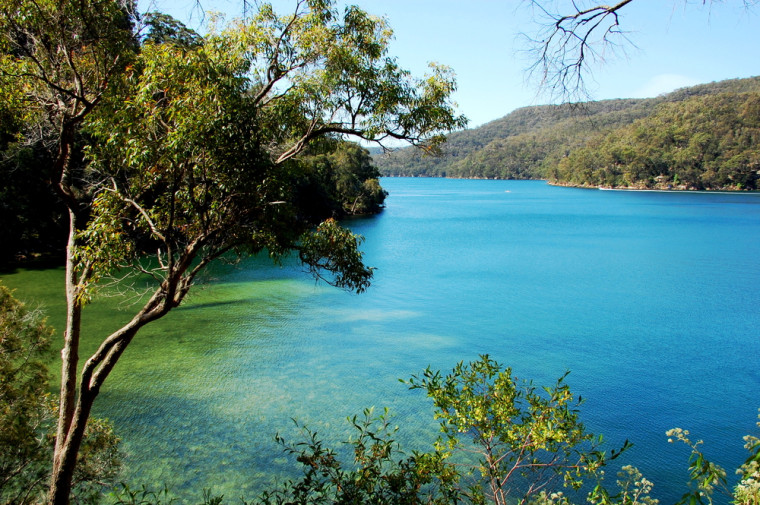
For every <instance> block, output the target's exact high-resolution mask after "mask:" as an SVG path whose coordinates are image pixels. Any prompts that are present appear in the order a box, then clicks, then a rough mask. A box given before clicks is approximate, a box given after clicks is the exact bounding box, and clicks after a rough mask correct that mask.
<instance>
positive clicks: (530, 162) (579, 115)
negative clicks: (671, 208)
mask: <svg viewBox="0 0 760 505" xmlns="http://www.w3.org/2000/svg"><path fill="white" fill-rule="evenodd" d="M758 92H760V78H757V77H755V78H749V79H734V80H727V81H721V82H717V83H710V84H703V85H699V86H693V87H690V88H683V89H680V90H677V91H674V92H672V93H669V94H667V95H663V96H660V97H657V98H651V99H627V100H626V99H620V100H604V101H598V102H588V103H584V104H578V105H572V104H564V105H542V106H533V107H524V108H521V109H517V110H515V111H514V112H512V113H510V114H509V115H507V116H505V117H503V118H501V119H498V120H496V121H492V122H490V123H487V124H485V125H483V126H481V127H480V128H476V129H472V130H464V131H460V132H456V133H452V134H450V135H449V136H448V140H447V144H446V145H445V146H444V147H443V154H442V156H440V157H432V156H426V155H425V154H423V153H421V152H420V151H419V150H415V149H401V150H399V151H395V152H393V153H390V154H379V153H378V154H375V162H376V164H377V165H378V167H379V169H380V171H381V173H382V174H383V175H386V176H427V177H454V178H488V179H549V180H550V181H551V182H554V183H557V184H567V185H581V186H597V185H605V186H616V187H618V186H620V187H632V188H646V187H670V188H675V189H729V188H730V189H754V188H755V186H754V184H755V183H754V182H753V181H755V180H756V175H757V174H756V171H757V169H756V168H755V169H754V170H753V168H752V167H753V166H755V164H756V162H754V161H753V160H756V154H755V155H753V152H756V144H757V142H756V139H757V136H756V134H755V133H753V128H755V127H754V126H753V124H754V123H753V120H752V107H753V106H752V105H751V104H750V103H748V102H747V100H750V101H751V98H750V97H751V96H753V95H754V94H756V93H758ZM665 116H670V119H666V118H665ZM755 117H757V115H756V112H755ZM635 125H638V126H635ZM631 128H634V129H635V128H639V129H641V130H644V131H646V132H649V133H651V134H652V135H651V136H648V137H646V139H648V140H646V139H645V138H639V140H638V141H637V143H633V144H632V141H631V140H629V141H628V143H629V144H630V145H634V144H635V147H634V148H633V149H634V150H636V157H635V158H636V160H635V163H637V164H638V165H644V166H646V167H649V169H647V170H645V169H643V168H635V167H634V166H633V165H632V166H631V167H626V166H625V164H626V163H628V162H629V161H630V162H631V163H634V160H633V157H632V156H629V157H628V158H625V157H621V156H618V157H617V158H614V156H613V159H610V160H607V158H605V157H604V156H601V153H602V152H605V153H607V154H610V155H612V154H611V153H613V152H614V149H613V146H612V144H613V143H615V142H618V143H619V142H622V140H621V139H622V138H623V137H626V138H627V136H628V135H630V129H631ZM660 128H664V129H666V130H667V131H666V130H663V131H662V132H659V131H658V132H657V133H655V131H653V130H659V129H660ZM675 131H677V135H676V137H677V138H674V139H673V140H674V142H673V143H671V144H668V142H660V141H661V140H663V138H661V137H663V136H665V137H667V136H668V134H669V133H668V132H670V133H673V132H675ZM613 132H614V133H613ZM695 137H698V138H695ZM708 137H709V138H710V140H708V139H707V138H708ZM658 139H659V140H658ZM658 142H660V143H659V144H658ZM684 142H693V145H692V147H691V148H690V152H691V153H692V154H691V155H690V156H691V157H690V158H689V159H688V160H687V159H686V158H684V156H685V154H683V153H682V154H680V155H678V156H676V155H675V154H674V150H675V149H679V148H683V146H684ZM698 145H700V146H702V148H704V149H707V150H708V151H709V152H707V151H705V152H703V153H702V154H701V158H700V155H699V153H698V152H697V151H696V149H697V146H698ZM596 150H599V151H600V152H599V153H596ZM630 154H631V153H629V155H630ZM584 158H585V159H586V160H588V161H589V163H590V162H591V161H593V162H594V164H592V165H586V164H583V162H582V161H581V160H582V159H584ZM697 158H700V160H702V161H700V162H699V163H697ZM603 160H606V161H603ZM663 162H666V163H670V162H672V163H673V165H672V166H670V167H667V168H665V167H663V166H662V163H663ZM702 162H704V163H702ZM681 163H686V164H687V165H688V167H687V166H685V165H683V164H681ZM703 172H704V173H703ZM625 173H628V174H629V176H628V178H626V177H625V175H624V174H625ZM676 173H678V178H677V179H674V176H675V175H676ZM615 174H617V175H615ZM752 174H754V175H752Z"/></svg>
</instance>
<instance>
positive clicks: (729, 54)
mask: <svg viewBox="0 0 760 505" xmlns="http://www.w3.org/2000/svg"><path fill="white" fill-rule="evenodd" d="M148 1H152V3H153V8H154V9H156V8H157V10H161V11H163V12H166V13H168V14H171V15H172V16H174V17H176V18H177V19H180V20H181V21H183V22H185V23H186V24H187V25H188V26H189V27H191V28H194V29H201V27H200V25H199V20H200V15H199V12H198V10H197V8H195V9H194V8H193V7H192V6H193V5H195V2H194V0H140V6H141V8H142V9H145V8H146V7H147V5H148V3H147V2H148ZM608 2H609V0H607V2H605V1H602V0H600V1H598V2H592V1H587V2H586V4H591V3H594V4H597V3H608ZM272 3H273V5H274V6H275V10H276V11H277V12H279V13H288V12H291V11H292V10H293V9H294V7H295V3H296V2H295V0H275V1H273V2H272ZM201 4H202V6H203V8H205V9H206V10H213V11H220V12H224V13H227V15H228V17H235V16H237V15H239V14H240V13H241V5H242V1H241V0H201ZM346 4H355V5H358V6H359V7H361V8H362V9H364V10H365V11H367V12H369V13H370V14H374V15H378V16H383V17H385V18H386V19H387V21H388V23H389V25H390V26H391V28H392V29H393V31H394V39H393V41H392V42H391V45H390V50H389V54H390V55H391V56H394V57H396V58H397V59H398V62H399V64H400V65H401V66H402V67H404V68H407V69H408V70H410V71H411V72H412V73H413V75H417V76H422V75H424V73H425V72H426V71H427V65H428V63H429V62H436V63H440V64H444V65H447V66H449V67H451V68H452V69H453V70H454V72H455V73H456V75H457V83H458V89H457V92H456V94H455V95H454V100H455V101H456V102H457V104H458V110H459V112H460V113H463V114H465V115H466V116H467V117H468V118H469V120H470V124H469V127H470V128H474V127H477V126H480V125H482V124H484V123H486V122H488V121H492V120H494V119H498V118H501V117H503V116H505V115H507V114H508V113H509V112H511V111H513V110H514V109H516V108H519V107H524V106H528V105H540V104H545V103H549V102H551V101H552V99H551V97H549V96H547V95H546V94H540V92H539V88H538V84H537V82H535V80H534V81H531V80H529V79H528V77H527V72H526V69H527V68H528V67H529V66H530V64H531V63H532V60H531V59H530V56H529V55H528V54H527V52H526V51H525V49H526V44H525V42H524V36H521V34H528V35H535V34H536V33H537V32H538V30H539V25H538V24H537V23H538V22H537V20H536V19H535V17H534V14H533V11H532V9H531V7H530V6H529V5H528V3H527V2H526V1H524V0H354V1H348V2H346V1H343V0H339V5H346ZM544 4H545V5H546V6H554V5H556V6H558V9H559V11H561V12H568V6H570V5H571V2H570V1H569V0H546V1H545V2H544ZM620 14H621V18H620V19H621V26H622V29H623V30H625V31H626V37H627V38H628V39H629V42H626V43H624V44H623V45H622V46H621V48H620V49H618V50H616V51H607V52H606V53H604V54H603V55H602V56H603V57H604V61H600V62H596V63H595V64H594V65H592V66H591V67H590V70H591V72H592V74H591V79H590V80H588V81H587V84H588V87H589V91H590V97H591V99H594V100H602V99H610V98H646V97H654V96H657V95H659V94H662V93H667V92H669V91H673V90H675V89H677V88H681V87H684V86H691V85H694V84H701V83H708V82H713V81H720V80H724V79H733V78H741V77H751V76H756V75H760V52H759V51H758V49H759V48H760V5H758V6H756V7H754V9H753V8H750V9H749V10H748V9H746V8H745V7H744V2H743V1H742V0H723V1H719V0H712V1H710V0H707V1H706V2H703V1H702V0H634V1H633V2H631V3H630V4H629V5H627V6H626V7H624V8H623V9H622V10H621V11H620ZM554 101H556V100H554Z"/></svg>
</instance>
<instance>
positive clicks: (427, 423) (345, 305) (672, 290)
mask: <svg viewBox="0 0 760 505" xmlns="http://www.w3.org/2000/svg"><path fill="white" fill-rule="evenodd" d="M383 186H384V187H385V188H386V189H388V190H389V191H390V193H391V196H390V197H389V199H388V202H387V209H386V210H385V212H383V214H382V215H380V216H376V217H371V218H366V219H360V220H354V221H351V222H349V223H348V224H349V225H350V226H351V227H352V228H353V229H354V230H355V231H356V232H357V233H360V234H362V235H364V236H365V237H366V242H365V243H364V246H363V250H364V251H365V258H366V260H367V262H368V263H369V264H370V265H373V266H375V267H377V271H376V274H375V281H374V284H373V286H372V287H371V288H370V290H369V291H368V292H367V293H365V294H362V295H358V296H357V295H352V294H348V293H344V292H342V291H339V290H336V289H334V288H329V287H325V286H323V285H321V284H316V283H315V282H314V281H313V280H311V279H310V278H308V277H307V276H306V275H305V274H304V273H303V272H301V270H300V269H299V268H298V267H297V266H296V265H294V264H286V265H285V266H284V267H282V268H279V267H270V266H269V265H268V264H267V263H266V262H265V261H263V260H259V259H252V260H247V261H245V262H243V263H242V264H240V265H237V266H219V267H217V268H216V269H215V271H214V272H213V275H212V276H211V277H210V279H209V280H208V283H207V285H206V286H204V287H203V288H202V289H200V290H198V291H196V293H195V294H194V295H193V296H192V298H191V299H190V300H189V302H188V303H187V304H186V305H184V306H183V307H181V308H180V309H178V310H176V311H174V312H173V313H171V314H170V315H169V316H167V317H166V318H165V319H164V320H162V321H159V322H157V323H156V324H155V325H153V326H152V327H148V328H146V329H145V330H144V331H143V332H142V333H141V334H140V335H139V336H138V337H137V339H136V340H135V341H134V342H133V344H132V345H131V347H130V349H129V350H128V352H127V353H126V354H125V356H124V357H123V359H122V362H120V363H119V365H118V366H117V369H116V370H115V372H114V374H113V375H112V377H110V378H109V381H108V383H107V385H106V387H105V388H104V390H103V392H102V394H101V397H100V398H99V400H98V403H97V409H96V410H97V411H96V414H97V415H99V416H104V417H108V418H110V419H111V420H113V421H114V423H115V424H116V426H117V431H118V433H119V434H120V435H121V436H122V437H123V439H124V443H123V445H124V448H125V451H126V453H127V460H126V461H127V465H128V471H127V473H126V475H125V478H126V479H127V480H129V481H130V482H133V483H141V482H142V483H149V484H150V483H164V482H165V483H167V484H168V485H169V486H170V487H171V488H172V490H173V491H174V492H175V493H176V494H178V495H180V497H182V498H185V499H190V500H193V499H197V498H198V497H199V496H200V489H202V488H204V487H208V488H212V490H213V491H215V492H218V493H224V494H225V495H226V496H227V498H231V499H233V500H234V499H235V498H237V497H238V496H246V497H249V498H250V497H251V496H253V495H254V494H255V493H256V492H257V491H258V490H260V489H262V487H264V486H266V485H268V484H270V483H271V482H273V481H274V480H276V478H277V477H278V476H282V475H287V474H288V473H289V472H291V471H292V469H293V463H292V461H291V460H289V459H287V458H286V457H285V456H283V455H282V454H281V453H280V452H279V450H278V448H277V447H276V444H275V443H274V435H275V433H276V432H278V431H279V432H280V433H282V434H284V435H285V436H286V437H288V438H293V437H296V436H297V433H296V430H295V429H294V428H293V424H292V422H291V420H290V419H291V418H296V419H298V420H299V421H300V422H303V423H305V424H307V425H308V426H309V427H310V428H313V429H316V430H317V431H318V432H319V433H321V434H323V435H324V436H325V437H326V438H328V439H330V440H342V439H344V438H346V437H347V434H348V433H349V431H348V424H347V423H346V422H345V417H346V416H349V415H352V414H358V413H360V412H361V410H362V409H363V408H365V407H369V406H376V407H377V408H378V409H380V408H382V407H386V406H387V407H390V408H391V409H392V411H393V412H395V414H396V422H397V424H399V425H400V426H401V427H402V431H401V440H402V442H403V443H404V444H407V445H410V446H413V447H417V448H424V447H425V444H426V443H427V442H429V441H431V440H432V438H433V436H434V433H433V431H434V429H433V425H432V422H431V419H430V418H431V417H432V414H431V408H430V404H429V402H428V401H427V400H426V399H425V398H424V397H423V396H422V395H420V394H419V392H410V391H408V390H406V388H405V387H404V385H403V384H400V383H399V382H398V379H399V378H408V377H409V376H410V375H412V374H415V373H419V372H420V371H421V370H422V369H423V368H425V367H426V366H428V365H431V366H432V367H434V368H439V369H443V370H449V369H450V368H451V367H453V365H454V364H455V363H456V362H458V361H460V360H472V359H476V358H477V356H478V355H479V354H482V353H488V354H490V355H491V356H492V357H494V358H495V359H497V360H499V361H500V362H502V363H504V364H506V365H509V366H511V367H512V369H513V372H514V374H516V375H517V376H519V377H520V378H526V379H533V380H534V381H535V382H536V383H537V384H547V385H549V384H552V383H553V382H554V381H555V380H556V379H557V378H558V377H559V376H561V375H562V374H563V373H564V372H565V371H566V370H570V371H571V373H570V375H569V377H568V379H567V381H568V383H569V384H570V386H571V388H572V389H573V391H574V392H575V393H577V394H580V395H582V396H583V397H584V398H585V399H586V403H585V404H584V405H583V407H582V418H583V420H584V421H585V423H586V424H587V425H588V427H589V428H590V429H591V430H592V431H594V432H595V433H603V434H604V435H605V438H606V439H608V441H609V444H610V446H609V447H614V446H618V445H620V444H622V442H623V441H624V440H625V439H630V440H631V441H632V442H633V443H634V444H635V447H634V448H633V449H632V450H631V451H629V452H628V453H626V455H625V459H624V461H623V463H624V464H633V465H636V466H638V467H639V468H640V469H641V470H642V472H643V473H644V475H645V476H647V477H648V478H649V479H650V480H653V481H654V483H655V488H654V493H653V494H654V496H655V497H658V498H661V499H662V500H663V502H664V503H672V502H673V501H675V499H677V498H678V497H679V496H680V495H681V494H682V493H683V492H684V491H685V489H684V487H683V483H684V482H685V480H686V476H687V472H686V458H687V457H688V451H687V450H686V449H685V447H678V446H673V445H670V444H668V443H667V437H665V435H664V433H665V431H666V430H668V429H670V428H673V427H676V426H680V427H683V428H687V429H689V430H691V432H692V433H693V434H694V436H695V438H703V439H705V444H704V446H703V447H704V451H705V453H706V454H707V455H708V456H709V457H711V458H713V459H714V460H715V461H716V462H718V463H720V464H722V465H724V466H726V467H727V468H729V469H733V468H736V466H737V465H738V464H740V463H741V462H742V461H743V460H744V458H745V456H746V455H745V453H744V450H743V448H742V445H743V441H742V438H741V437H742V436H743V435H744V434H747V433H754V432H756V431H757V430H756V428H755V421H756V414H757V408H758V407H760V387H759V386H760V369H759V367H758V358H759V357H760V338H758V328H760V310H758V307H759V306H760V303H759V302H760V269H758V264H757V258H758V257H760V194H715V193H712V194H705V193H698V194H697V193H648V192H618V191H596V190H580V189H568V188H556V187H551V186H547V185H546V184H544V183H542V182H537V181H462V180H441V179H384V180H383ZM61 277H62V275H61V272H60V271H56V270H53V271H50V270H48V271H37V272H29V271H22V272H18V273H15V274H10V275H5V276H4V277H3V281H4V282H5V283H6V284H8V285H10V286H12V287H16V288H17V289H18V294H19V295H20V296H21V297H22V298H23V297H33V298H35V299H37V300H41V301H42V302H43V303H44V304H45V305H46V306H47V308H48V309H49V310H50V312H51V322H52V323H53V324H55V325H57V326H58V327H60V326H61V323H62V312H61V309H62V300H61V297H60V296H58V294H59V293H60V292H61V291H62V289H61V287H60V286H61V285H60V281H61ZM51 286H52V287H51ZM115 303H116V301H114V300H107V301H105V302H103V303H101V304H96V305H94V306H93V307H92V308H91V309H88V312H89V314H90V317H89V319H90V322H89V323H88V325H87V327H86V328H87V335H88V340H87V342H86V345H85V347H87V348H88V349H93V348H94V346H95V342H96V340H97V337H98V336H101V335H102V334H103V333H104V332H105V331H106V330H107V329H108V328H111V327H113V326H114V325H115V321H114V319H118V318H120V317H122V318H126V317H127V316H128V312H126V311H123V312H119V313H117V315H116V316H114V312H113V306H114V304H115ZM90 335H92V336H93V337H89V336H90ZM731 473H732V472H731V471H729V475H731Z"/></svg>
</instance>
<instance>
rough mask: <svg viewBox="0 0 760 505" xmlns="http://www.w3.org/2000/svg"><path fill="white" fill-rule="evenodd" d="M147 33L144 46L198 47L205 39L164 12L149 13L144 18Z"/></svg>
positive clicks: (144, 37)
mask: <svg viewBox="0 0 760 505" xmlns="http://www.w3.org/2000/svg"><path fill="white" fill-rule="evenodd" d="M141 21H142V22H143V24H144V25H145V28H146V30H145V33H144V35H143V37H142V40H141V42H142V43H143V44H148V43H150V44H175V45H177V46H181V47H197V46H199V45H201V44H202V43H203V38H202V37H201V36H200V35H198V33H196V32H195V31H194V30H191V29H190V28H188V27H187V26H185V24H184V23H182V22H181V21H178V20H176V19H174V18H173V17H172V16H170V15H168V14H164V13H163V12H155V11H154V12H148V13H147V14H145V15H143V16H142V20H141Z"/></svg>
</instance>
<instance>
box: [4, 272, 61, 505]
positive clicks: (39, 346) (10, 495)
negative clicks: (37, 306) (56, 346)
mask: <svg viewBox="0 0 760 505" xmlns="http://www.w3.org/2000/svg"><path fill="white" fill-rule="evenodd" d="M52 333H53V332H52V329H51V328H49V327H47V326H46V325H45V324H44V321H43V320H42V319H41V318H40V316H39V314H38V313H35V312H31V313H30V312H29V311H28V310H27V309H26V308H25V307H24V306H23V305H22V304H21V303H20V302H19V301H17V300H16V299H15V298H13V296H12V295H11V293H10V291H8V289H6V288H5V287H4V286H0V502H2V503H31V502H33V501H34V500H35V499H36V498H37V494H38V493H39V490H40V486H41V485H44V480H45V478H46V467H47V464H48V463H49V460H48V446H49V443H48V440H47V428H48V427H49V424H50V421H51V409H50V399H49V398H48V395H47V384H48V376H47V368H46V366H45V361H46V359H48V358H49V356H48V351H49V348H50V338H51V337H52Z"/></svg>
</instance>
